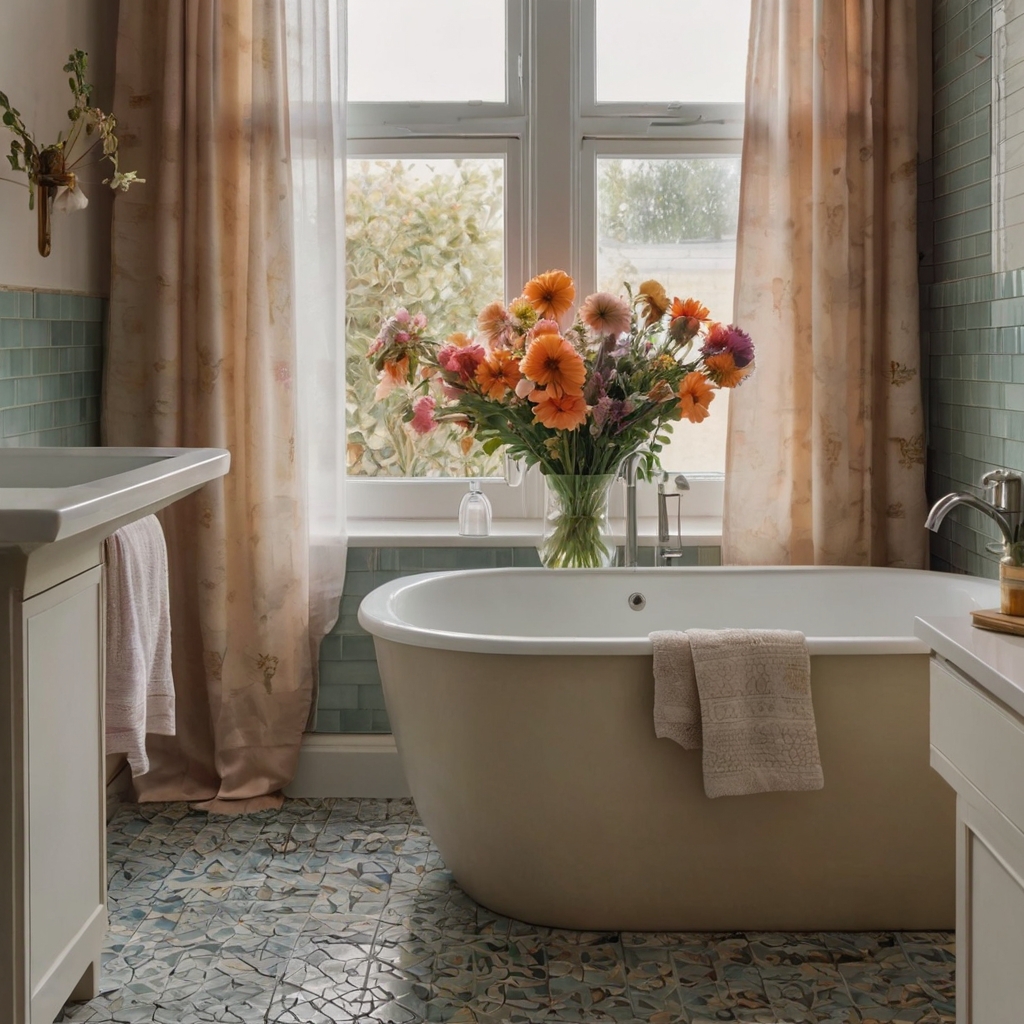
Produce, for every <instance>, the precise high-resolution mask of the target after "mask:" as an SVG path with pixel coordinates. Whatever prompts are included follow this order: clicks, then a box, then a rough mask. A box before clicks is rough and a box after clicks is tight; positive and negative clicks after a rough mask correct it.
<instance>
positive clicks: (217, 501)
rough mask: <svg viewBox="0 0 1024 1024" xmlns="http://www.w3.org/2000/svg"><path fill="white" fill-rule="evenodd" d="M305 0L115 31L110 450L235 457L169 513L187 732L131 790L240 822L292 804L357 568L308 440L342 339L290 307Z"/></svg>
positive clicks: (163, 11)
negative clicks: (123, 166)
mask: <svg viewBox="0 0 1024 1024" xmlns="http://www.w3.org/2000/svg"><path fill="white" fill-rule="evenodd" d="M289 9H292V13H293V14H296V11H295V10H294V7H293V5H290V4H289V5H286V4H283V3H279V2H277V0H217V2H212V0H152V2H147V3H145V4H143V3H124V4H122V5H121V10H120V25H119V36H118V52H117V79H116V101H115V104H114V106H115V109H116V110H117V111H118V112H119V114H120V115H121V126H120V132H119V134H120V135H121V138H122V149H123V150H124V152H125V156H126V157H127V156H128V155H129V152H130V161H131V166H132V167H137V168H138V169H139V171H140V174H141V175H142V176H143V177H144V178H146V184H145V185H143V186H140V187H139V188H138V189H137V190H133V191H132V192H130V193H127V194H126V195H125V196H124V200H125V202H124V203H123V204H120V205H119V206H118V208H117V212H116V216H115V220H114V225H113V273H112V283H111V304H110V341H109V349H108V353H107V360H106V370H105V382H104V397H103V419H104V429H105V440H106V443H108V444H112V445H147V446H148V445H157V446H190V447H191V446H197V447H198V446H215V447H223V448H227V449H229V450H230V451H231V456H232V466H231V472H230V474H229V475H228V476H227V477H226V478H224V479H223V480H220V481H217V482H215V483H213V484H210V485H208V486H207V487H204V488H203V489H202V490H201V491H200V492H198V493H196V494H195V495H193V496H190V497H189V498H186V499H185V500H183V501H181V502H179V503H177V504H176V505H174V506H172V507H171V508H169V509H168V510H166V512H165V513H163V515H162V520H163V524H164V528H165V531H166V534H167V541H168V549H169V556H170V574H171V598H172V609H171V617H172V624H173V667H174V677H175V689H176V694H177V735H176V736H175V737H157V736H151V737H149V743H148V750H149V757H150V761H151V763H152V769H151V770H150V771H149V772H148V773H147V774H146V775H144V776H141V777H140V778H138V779H136V789H137V791H138V794H139V797H140V799H142V800H181V799H185V800H192V801H196V802H199V803H200V804H201V805H202V806H205V807H207V808H209V809H211V810H218V811H228V812H231V811H240V810H249V809H256V808H259V807H263V806H270V805H273V804H276V803H278V802H279V801H280V790H281V788H282V787H283V786H284V785H286V784H287V782H288V781H289V780H290V779H291V777H292V775H293V774H294V771H295V766H296V762H297V758H298V753H299V747H300V743H301V740H302V734H303V730H304V728H305V726H306V724H307V721H308V719H309V716H310V709H311V705H312V702H313V694H314V689H315V682H314V674H315V669H316V650H317V647H318V643H319V640H320V637H321V636H322V634H323V632H324V631H325V630H326V629H327V628H329V626H330V624H331V623H330V616H331V615H332V614H333V613H332V612H331V611H330V610H331V609H334V612H336V609H337V606H338V596H339V592H340V590H341V585H342V574H343V561H341V559H342V558H343V547H342V546H341V544H340V543H339V542H340V537H339V536H338V531H337V530H336V529H335V530H334V535H333V536H331V534H332V529H331V524H330V523H329V522H328V521H327V519H326V518H324V517H322V516H318V514H317V507H316V506H317V503H318V502H319V503H321V504H322V503H323V502H325V501H332V500H334V499H336V497H337V494H336V492H333V491H332V487H331V486H330V485H326V486H325V484H324V480H323V479H318V480H317V482H316V486H315V487H313V486H311V479H310V473H311V468H310V465H309V463H310V461H311V459H310V457H309V452H308V450H307V444H306V439H307V436H308V434H309V432H310V424H309V422H308V417H307V414H306V412H305V411H304V409H303V406H304V404H308V398H309V391H308V381H309V379H310V378H311V376H312V375H314V374H315V373H316V372H319V373H321V374H322V377H323V379H322V380H321V381H320V382H319V383H318V384H317V387H319V388H320V389H321V390H323V389H327V390H328V391H329V390H330V388H331V386H332V384H333V382H334V381H335V379H336V372H335V367H334V366H333V365H328V363H329V359H330V351H329V350H328V344H329V341H330V339H332V338H333V337H334V336H335V335H334V333H333V331H332V329H331V327H332V326H333V325H332V321H331V320H330V319H325V320H322V321H321V325H320V331H319V333H318V334H316V335H315V337H314V340H315V341H318V342H319V343H320V345H321V348H322V349H323V351H317V352H310V351H309V347H308V345H305V346H304V344H303V336H302V335H301V333H300V328H301V324H300V323H299V319H300V318H301V317H302V316H303V315H304V311H303V310H301V309H297V308H296V302H295V298H294V293H295V280H296V273H295V263H296V250H295V228H296V223H297V222H299V223H301V222H303V219H304V218H303V217H302V216H297V205H296V204H297V201H298V200H297V197H299V198H301V197H302V196H303V188H304V187H305V186H304V184H303V182H304V180H305V179H308V177H309V174H308V173H306V172H307V171H309V168H306V169H305V170H303V169H300V173H299V174H298V175H297V178H298V180H297V181H293V174H292V166H291V165H292V156H291V147H292V141H293V140H292V138H291V129H290V122H289V96H288V77H289V75H288V72H289V63H288V54H287V52H286V51H287V46H288V31H289V27H288V20H287V12H288V10H289ZM326 9H327V3H326V0H316V2H315V3H314V2H312V0H310V2H308V4H304V5H303V10H304V11H305V14H306V15H309V16H310V17H312V14H313V12H316V11H319V12H320V13H321V14H322V13H323V12H324V11H325V10H326ZM321 42H322V43H323V40H321ZM292 57H293V60H292V63H293V65H294V64H295V63H296V61H295V59H294V54H293V55H292ZM329 120H330V119H329V118H328V121H329ZM326 163H327V166H328V167H329V168H330V167H332V166H333V164H334V154H333V153H332V152H331V150H330V147H329V146H328V147H327V160H326ZM331 191H332V194H333V192H334V191H336V190H334V189H333V187H332V190H331ZM328 227H329V229H330V230H331V231H333V229H334V224H333V223H330V224H329V225H328ZM311 257H312V254H311ZM313 264H315V267H316V268H317V269H319V266H320V265H319V264H318V263H315V261H313ZM307 281H308V279H307ZM332 284H333V282H328V284H327V287H330V286H331V285H332ZM317 313H318V314H320V315H322V313H323V311H322V310H320V309H318V310H317ZM319 397H321V398H322V399H323V400H325V401H327V402H330V401H332V395H331V394H325V395H320V396H319ZM334 408H337V406H336V405H335V406H334ZM317 440H318V441H319V442H320V443H323V440H324V439H323V438H318V439H317ZM335 440H337V441H338V443H339V446H340V447H342V448H343V446H341V445H340V439H338V438H328V442H331V443H333V441H335ZM334 468H335V466H334V463H331V465H330V467H329V470H330V471H331V472H333V469H334ZM317 472H319V473H320V474H321V477H323V476H324V475H325V474H326V475H327V476H330V472H329V471H328V469H325V468H324V467H323V465H320V466H319V468H318V470H317ZM330 479H332V480H333V479H334V477H333V476H331V477H330ZM311 495H312V498H311ZM339 555H340V558H339Z"/></svg>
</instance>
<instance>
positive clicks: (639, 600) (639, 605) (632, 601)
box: [628, 593, 647, 612]
mask: <svg viewBox="0 0 1024 1024" xmlns="http://www.w3.org/2000/svg"><path fill="white" fill-rule="evenodd" d="M628 601H629V607H630V608H632V609H633V611H635V612H639V611H642V610H643V607H644V605H646V604H647V598H646V597H644V595H643V594H640V593H636V594H630V595H629V598H628Z"/></svg>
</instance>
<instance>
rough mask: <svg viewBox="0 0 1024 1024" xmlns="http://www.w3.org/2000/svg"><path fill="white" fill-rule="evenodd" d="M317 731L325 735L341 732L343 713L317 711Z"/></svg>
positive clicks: (318, 709)
mask: <svg viewBox="0 0 1024 1024" xmlns="http://www.w3.org/2000/svg"><path fill="white" fill-rule="evenodd" d="M316 731H317V732H323V733H337V732H341V713H340V712H338V711H324V710H321V709H320V708H319V707H318V708H317V710H316Z"/></svg>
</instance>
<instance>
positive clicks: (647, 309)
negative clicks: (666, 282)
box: [636, 280, 668, 327]
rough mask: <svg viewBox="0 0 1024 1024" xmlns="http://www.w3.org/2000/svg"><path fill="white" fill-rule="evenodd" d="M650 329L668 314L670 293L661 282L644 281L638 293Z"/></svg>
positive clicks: (637, 296) (638, 299)
mask: <svg viewBox="0 0 1024 1024" xmlns="http://www.w3.org/2000/svg"><path fill="white" fill-rule="evenodd" d="M636 298H637V301H638V302H639V303H640V308H641V310H642V311H643V313H644V317H645V319H644V322H645V323H646V324H647V326H648V327H650V326H651V324H656V323H657V322H658V321H659V320H660V319H661V318H662V317H663V316H664V315H665V314H666V313H667V312H668V293H667V292H666V291H665V288H664V286H663V285H662V284H661V282H660V281H653V280H652V281H643V282H641V284H640V287H639V288H638V289H637V293H636Z"/></svg>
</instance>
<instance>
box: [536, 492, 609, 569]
mask: <svg viewBox="0 0 1024 1024" xmlns="http://www.w3.org/2000/svg"><path fill="white" fill-rule="evenodd" d="M616 479H617V478H616V476H615V474H613V473H609V474H606V475H601V476H545V477H544V487H545V490H546V492H547V502H546V508H545V513H544V538H543V540H542V541H541V544H540V547H539V548H538V551H539V553H540V560H541V561H542V562H543V563H544V565H546V566H547V567H548V568H549V569H603V568H606V567H607V566H609V565H611V564H612V563H613V562H614V561H615V553H616V552H615V542H614V540H613V539H612V532H611V527H610V525H609V523H608V496H609V494H610V492H611V487H612V484H614V483H615V480H616Z"/></svg>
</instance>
